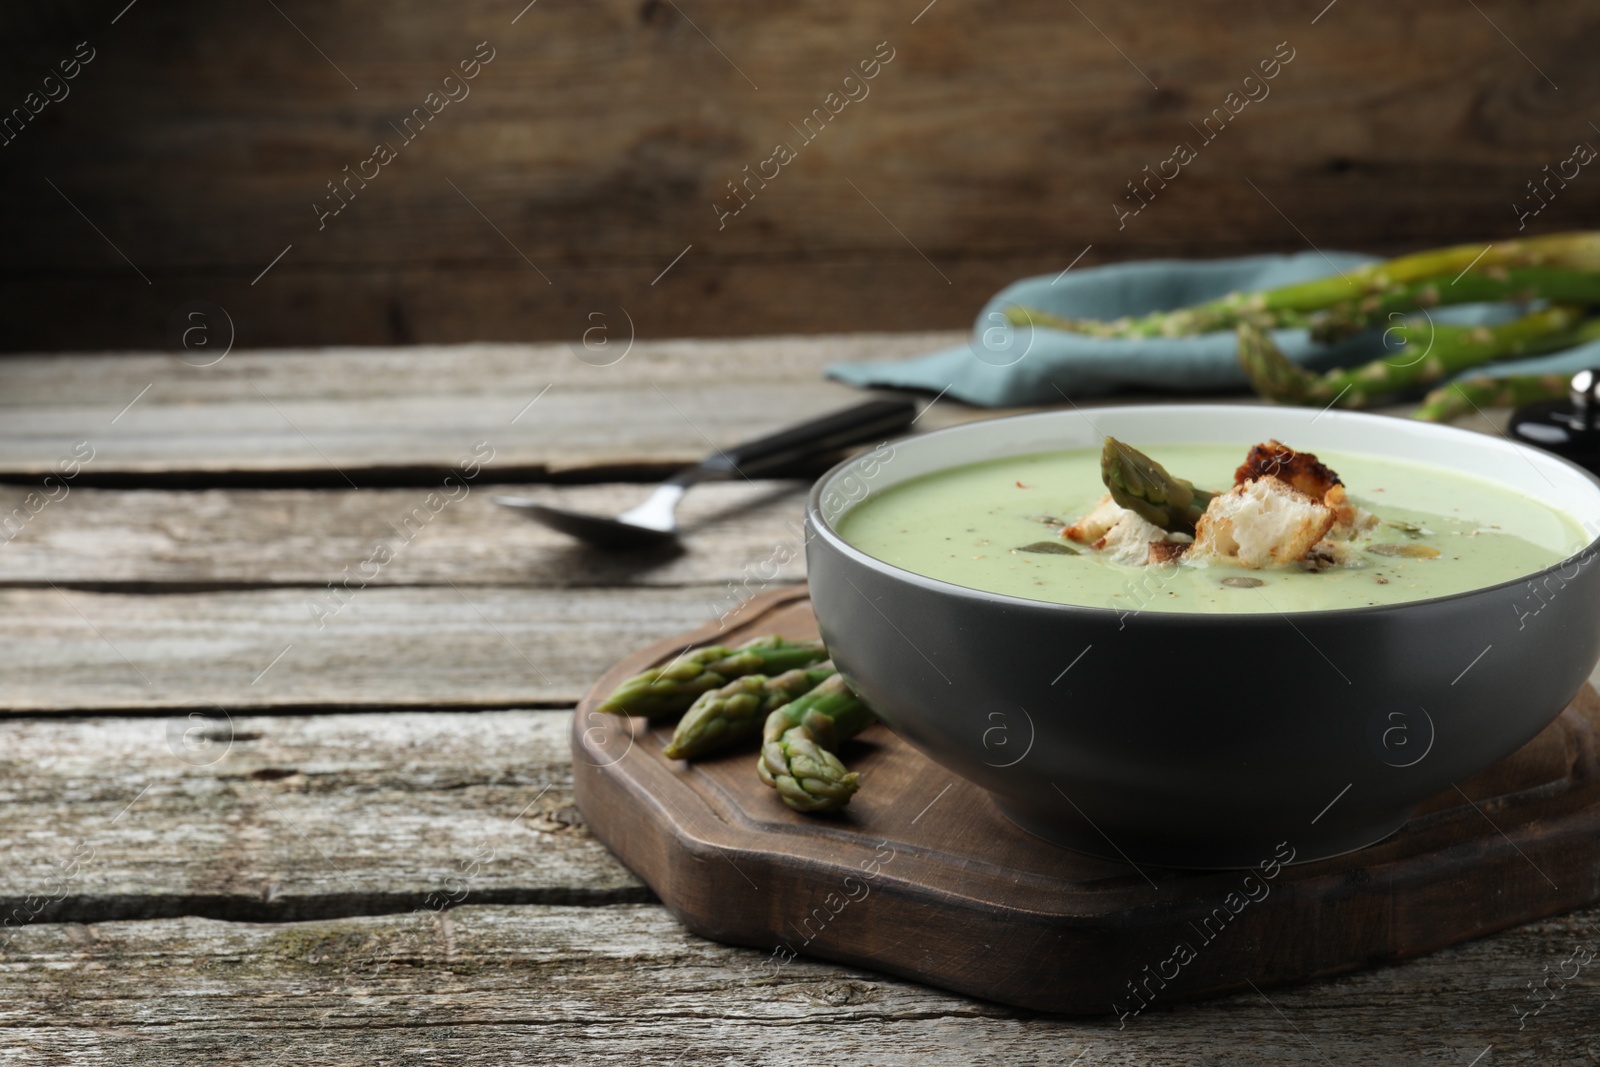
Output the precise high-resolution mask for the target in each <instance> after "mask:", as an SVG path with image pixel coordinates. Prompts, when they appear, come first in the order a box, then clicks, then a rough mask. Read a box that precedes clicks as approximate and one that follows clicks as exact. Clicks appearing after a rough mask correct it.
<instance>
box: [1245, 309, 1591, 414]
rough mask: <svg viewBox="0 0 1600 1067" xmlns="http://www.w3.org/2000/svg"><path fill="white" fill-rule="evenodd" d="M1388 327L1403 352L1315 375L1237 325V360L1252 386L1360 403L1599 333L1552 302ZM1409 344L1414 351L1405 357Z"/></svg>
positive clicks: (1287, 397) (1267, 393)
mask: <svg viewBox="0 0 1600 1067" xmlns="http://www.w3.org/2000/svg"><path fill="white" fill-rule="evenodd" d="M1390 333H1392V334H1394V335H1396V336H1398V337H1399V338H1400V339H1401V340H1402V341H1403V342H1404V345H1405V348H1404V350H1402V351H1401V352H1398V353H1396V354H1395V355H1394V356H1391V357H1388V358H1385V359H1376V360H1373V361H1372V362H1371V363H1366V364H1363V365H1361V366H1359V367H1351V368H1349V369H1347V370H1336V371H1331V372H1329V373H1327V374H1315V373H1313V372H1311V371H1308V370H1306V369H1305V368H1304V367H1301V366H1299V365H1297V364H1295V363H1294V362H1292V361H1291V360H1290V359H1289V358H1288V357H1287V356H1285V355H1284V354H1283V352H1282V350H1280V349H1279V348H1278V346H1277V345H1276V344H1274V343H1273V341H1272V338H1271V337H1269V336H1267V334H1266V333H1265V332H1263V331H1261V330H1258V329H1256V328H1255V327H1254V326H1250V325H1247V324H1240V326H1239V327H1238V335H1239V364H1240V366H1242V367H1243V368H1244V372H1245V374H1246V375H1248V376H1249V378H1250V383H1251V385H1253V386H1254V387H1255V390H1256V392H1258V393H1260V394H1261V395H1262V396H1264V397H1267V398H1268V399H1270V400H1277V401H1281V402H1284V403H1290V404H1337V405H1338V406H1340V407H1365V406H1366V405H1367V404H1369V403H1371V402H1372V401H1373V400H1375V399H1378V398H1380V397H1383V396H1386V395H1388V394H1391V393H1398V392H1401V391H1403V390H1406V389H1415V388H1418V387H1421V386H1426V385H1432V384H1433V383H1434V382H1437V381H1439V380H1440V379H1442V378H1446V377H1449V376H1450V375H1452V374H1456V373H1458V372H1460V371H1464V370H1470V369H1471V368H1473V367H1478V366H1482V365H1483V364H1485V363H1488V362H1490V361H1492V360H1495V359H1500V358H1503V357H1511V358H1517V357H1520V356H1532V355H1537V354H1539V353H1542V352H1554V351H1559V350H1560V349H1563V348H1571V347H1572V346H1573V345H1577V344H1582V343H1584V342H1585V341H1592V340H1596V339H1597V338H1600V318H1588V319H1586V318H1585V317H1584V314H1583V311H1582V309H1580V308H1577V307H1574V306H1571V305H1567V304H1556V305H1553V306H1551V307H1548V308H1544V309H1543V310H1540V311H1535V312H1533V313H1532V314H1529V315H1524V316H1523V317H1522V318H1519V319H1513V320H1512V321H1510V322H1506V323H1502V324H1500V325H1498V326H1440V325H1437V324H1435V323H1433V322H1431V321H1426V320H1423V321H1419V320H1417V319H1415V318H1413V319H1410V320H1408V321H1407V322H1405V323H1404V324H1402V325H1400V326H1396V327H1393V328H1392V329H1391V330H1390ZM1413 350H1415V351H1416V352H1418V353H1419V354H1418V355H1415V356H1413V355H1409V354H1408V353H1409V352H1411V351H1413Z"/></svg>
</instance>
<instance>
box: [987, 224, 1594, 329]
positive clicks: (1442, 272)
mask: <svg viewBox="0 0 1600 1067" xmlns="http://www.w3.org/2000/svg"><path fill="white" fill-rule="evenodd" d="M1534 267H1551V268H1558V269H1561V270H1567V271H1600V232H1592V233H1564V234H1551V235H1549V236H1545V237H1530V238H1527V239H1526V240H1519V241H1500V242H1497V243H1495V244H1491V245H1489V246H1488V247H1487V248H1485V247H1484V246H1482V245H1457V246H1455V247H1453V248H1439V249H1434V250H1432V251H1427V252H1418V253H1416V254H1414V255H1409V256H1401V257H1400V258H1398V259H1391V260H1386V261H1383V262H1379V263H1369V264H1367V265H1366V266H1364V267H1358V268H1356V269H1354V270H1349V271H1345V272H1343V273H1335V274H1333V275H1332V276H1330V277H1326V278H1318V279H1315V280H1313V281H1309V282H1300V283H1298V284H1296V285H1286V286H1283V287H1281V288H1277V289H1265V290H1261V291H1259V292H1242V293H1229V294H1228V295H1227V296H1224V297H1222V298H1221V299H1219V300H1213V301H1209V302H1207V303H1204V304H1196V305H1194V306H1193V307H1187V308H1178V309H1176V310H1173V311H1157V312H1152V313H1151V314H1149V315H1141V316H1137V317H1131V318H1123V319H1115V320H1112V321H1109V322H1105V321H1099V320H1093V319H1066V318H1061V317H1059V316H1055V315H1051V314H1049V313H1047V312H1042V311H1038V310H1035V309H1032V308H1025V307H1012V308H1009V309H1007V312H1006V314H1007V317H1008V318H1009V319H1010V320H1011V321H1012V322H1013V323H1015V324H1017V325H1019V326H1024V325H1029V324H1035V325H1040V326H1052V327H1055V328H1057V329H1062V330H1070V331H1073V332H1076V333H1083V334H1088V335H1090V336H1095V337H1189V336H1192V335H1194V334H1199V333H1210V332H1212V331H1214V330H1226V329H1231V328H1234V327H1236V326H1239V325H1251V326H1255V327H1256V328H1258V329H1263V330H1266V329H1274V328H1278V327H1298V326H1308V325H1312V324H1313V323H1312V322H1311V319H1310V316H1311V314H1312V313H1314V312H1319V311H1324V310H1326V309H1328V308H1331V307H1335V306H1337V305H1343V304H1349V303H1351V302H1359V301H1362V300H1365V299H1368V298H1372V297H1377V298H1378V299H1379V301H1380V302H1381V301H1385V300H1390V301H1397V300H1401V299H1402V298H1401V297H1400V296H1399V295H1398V294H1399V293H1400V292H1401V291H1402V290H1404V289H1406V288H1408V287H1416V286H1418V285H1419V284H1420V283H1424V282H1428V281H1438V282H1444V281H1445V280H1446V279H1454V278H1456V277H1458V276H1460V275H1461V274H1462V272H1463V271H1471V272H1473V273H1475V274H1477V275H1478V276H1480V277H1488V278H1494V277H1497V276H1498V275H1500V274H1502V273H1505V272H1509V271H1511V270H1518V269H1527V268H1534ZM1465 280H1466V279H1465V278H1462V281H1465ZM1448 288H1450V286H1449V285H1448V284H1445V285H1442V286H1441V288H1440V292H1441V293H1442V292H1444V291H1445V290H1446V289H1448ZM1390 310H1393V308H1391V309H1390Z"/></svg>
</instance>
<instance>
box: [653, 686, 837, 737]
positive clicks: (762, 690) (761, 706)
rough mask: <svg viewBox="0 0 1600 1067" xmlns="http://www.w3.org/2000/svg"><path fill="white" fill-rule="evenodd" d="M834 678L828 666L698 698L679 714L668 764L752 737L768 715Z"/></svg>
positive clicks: (724, 689) (718, 691) (733, 687)
mask: <svg viewBox="0 0 1600 1067" xmlns="http://www.w3.org/2000/svg"><path fill="white" fill-rule="evenodd" d="M833 675H834V668H833V664H831V663H819V664H817V665H816V666H815V667H801V668H796V669H794V670H792V671H784V672H783V673H782V674H779V675H775V676H768V675H765V674H747V675H745V676H744V677H743V678H735V679H734V680H733V681H731V682H729V683H728V684H727V685H725V686H723V687H722V688H720V689H713V690H711V691H709V692H706V693H701V694H700V696H699V697H698V698H696V700H695V702H694V704H693V706H691V707H690V708H689V710H688V711H686V712H684V713H683V718H682V719H680V720H679V722H678V728H677V729H676V730H674V731H673V733H672V740H671V741H670V742H668V743H667V747H666V748H665V749H664V750H663V751H664V754H665V755H666V756H667V758H668V759H698V758H699V757H701V756H704V755H707V754H709V753H712V752H716V751H718V750H720V749H724V748H728V747H730V746H731V745H735V744H737V743H738V742H739V741H741V740H743V739H744V738H746V737H752V736H754V735H755V733H756V731H757V730H759V729H760V728H761V724H762V722H763V721H764V720H765V719H766V717H767V716H768V715H770V714H771V713H772V712H773V711H775V710H777V709H778V708H780V707H782V706H784V705H786V704H788V703H789V702H790V701H792V700H794V699H795V698H796V697H800V696H803V695H804V694H806V693H808V692H810V691H811V690H812V689H815V688H816V687H817V685H818V683H820V682H822V681H825V680H826V679H828V678H831V677H833Z"/></svg>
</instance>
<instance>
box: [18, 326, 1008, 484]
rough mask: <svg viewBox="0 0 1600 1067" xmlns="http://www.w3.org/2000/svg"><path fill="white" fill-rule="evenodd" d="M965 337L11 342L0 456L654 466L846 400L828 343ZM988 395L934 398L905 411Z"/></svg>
mask: <svg viewBox="0 0 1600 1067" xmlns="http://www.w3.org/2000/svg"><path fill="white" fill-rule="evenodd" d="M961 336H962V335H952V334H906V335H893V336H890V335H881V336H878V335H874V336H856V337H849V338H811V339H801V338H774V339H764V340H741V341H733V342H704V341H701V342H669V343H660V344H646V343H644V342H639V343H637V344H634V345H633V347H632V349H631V350H627V339H626V336H621V337H615V338H613V341H612V342H611V343H612V344H615V345H616V346H617V347H615V348H611V349H608V350H605V351H603V352H602V354H601V355H600V356H594V355H592V354H591V353H589V352H588V351H587V350H585V349H584V348H583V346H582V345H581V344H574V346H573V347H572V348H569V347H568V346H566V345H541V346H478V345H469V346H462V347H452V348H422V349H411V350H407V351H405V352H403V353H402V352H394V351H372V350H358V351H352V352H342V351H341V352H339V353H338V354H337V357H336V358H335V357H333V356H332V354H331V353H329V352H326V351H324V352H315V351H300V352H286V353H280V352H252V353H246V352H237V353H232V354H230V355H229V356H227V357H226V358H224V359H223V360H222V361H221V362H219V363H217V364H216V365H214V366H211V367H206V368H197V367H193V366H190V365H188V364H185V363H184V362H182V361H181V360H179V359H177V358H176V357H174V356H163V355H150V354H144V355H111V356H78V357H72V356H56V357H10V358H6V359H0V413H3V415H4V420H3V423H0V475H13V476H16V475H29V476H41V477H42V476H44V475H48V474H50V473H53V472H57V471H59V470H61V469H62V464H63V460H66V459H71V458H72V457H74V456H76V457H77V459H78V460H79V461H80V462H79V466H81V473H79V474H78V477H80V478H85V479H87V480H94V479H101V478H105V477H106V476H109V475H116V474H122V475H127V474H129V473H130V472H135V473H156V472H159V473H167V474H173V473H178V474H182V473H195V472H202V473H206V474H210V475H224V476H226V475H236V474H237V473H238V472H241V471H243V472H257V473H262V472H267V473H270V472H293V473H298V474H302V475H308V476H310V477H312V478H314V479H315V480H318V481H320V482H322V483H325V484H329V485H335V486H347V485H349V484H351V483H350V481H347V478H349V477H351V476H354V477H355V478H358V479H359V477H360V475H361V473H362V472H363V471H366V470H376V471H380V472H381V471H388V472H394V471H396V470H399V471H413V472H414V471H418V470H422V471H426V472H428V476H429V477H432V478H436V479H442V477H443V476H444V474H446V473H447V472H450V471H452V470H454V471H461V470H464V469H465V470H468V472H469V473H470V474H471V475H472V477H473V478H475V479H476V480H477V481H480V482H482V481H487V480H490V479H505V478H516V477H524V476H529V475H533V476H537V475H541V474H546V473H549V472H551V471H574V470H594V469H596V468H608V467H611V468H614V467H619V466H621V467H634V466H639V465H645V466H649V467H652V468H656V469H660V468H661V467H663V466H670V465H673V464H677V465H682V464H686V463H693V462H697V461H698V460H699V459H700V458H701V457H702V456H704V455H705V454H707V453H708V452H710V451H711V449H712V448H713V447H714V446H717V445H729V444H733V443H735V442H737V441H739V440H741V439H744V438H747V437H754V436H758V435H761V434H765V433H770V432H772V431H773V430H775V429H778V428H779V427H781V426H783V425H786V424H789V423H793V422H797V421H799V420H801V419H803V418H807V417H811V416H815V415H820V414H823V413H824V412H827V411H830V410H832V409H834V408H837V407H842V406H845V405H847V404H850V403H854V402H858V401H859V400H860V399H861V393H860V391H859V390H854V389H850V388H848V387H846V386H843V385H839V384H837V383H833V382H828V381H824V380H823V379H822V370H823V368H824V367H825V366H826V365H827V364H828V363H830V362H832V361H834V360H842V359H857V358H862V359H864V358H873V357H878V356H882V357H885V358H888V357H893V356H904V355H913V354H918V353H922V352H927V351H931V350H933V349H936V348H939V347H942V346H943V345H946V344H951V343H959V342H960V340H961ZM573 349H576V353H578V354H575V352H574V350H573ZM624 351H627V355H626V356H625V357H622V353H623V352H624ZM580 354H581V355H583V356H588V357H589V358H592V359H596V360H599V359H601V358H603V359H605V360H611V359H617V360H618V361H617V362H615V363H612V364H610V365H607V366H596V365H591V364H589V363H585V362H584V360H583V359H582V358H580ZM557 399H559V401H560V402H559V403H556V402H553V401H555V400H557ZM991 414H993V412H979V411H977V410H973V409H967V408H964V407H962V406H961V405H957V404H954V403H950V402H941V403H939V404H937V405H935V407H934V408H933V410H932V411H931V412H930V413H929V414H928V416H927V417H926V420H925V421H923V422H919V426H938V425H945V424H948V423H949V422H952V421H961V420H964V419H971V418H976V417H981V416H983V415H991ZM80 442H86V444H80ZM474 462H476V463H477V464H478V465H479V466H480V467H481V470H472V469H471V465H472V464H473V463H474Z"/></svg>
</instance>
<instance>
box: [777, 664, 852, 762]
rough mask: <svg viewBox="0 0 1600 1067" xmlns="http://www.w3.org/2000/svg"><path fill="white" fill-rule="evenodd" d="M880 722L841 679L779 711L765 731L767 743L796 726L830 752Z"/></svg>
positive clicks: (823, 683) (822, 684)
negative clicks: (808, 733) (802, 727)
mask: <svg viewBox="0 0 1600 1067" xmlns="http://www.w3.org/2000/svg"><path fill="white" fill-rule="evenodd" d="M877 721H878V717H877V716H876V715H874V714H873V713H872V709H871V708H869V707H867V706H866V704H864V703H862V701H861V698H860V697H858V696H856V695H855V693H854V692H853V691H852V690H851V689H850V686H849V685H848V684H847V683H846V682H845V680H844V678H843V677H842V676H840V675H837V674H835V675H833V676H832V677H831V678H825V679H822V680H821V682H820V683H819V684H818V685H817V686H816V687H815V688H813V689H812V690H810V691H809V692H807V693H806V694H805V695H803V696H799V697H796V698H795V699H794V700H793V701H791V702H790V703H788V704H784V705H782V706H780V707H779V708H777V709H776V710H775V711H773V712H772V714H770V715H768V716H767V721H766V723H765V724H764V725H763V727H762V735H761V739H762V741H763V742H767V741H772V740H774V739H776V738H777V737H778V736H779V735H780V734H782V733H783V731H784V730H786V729H788V728H789V727H792V726H804V727H805V728H806V729H807V730H809V731H811V736H812V737H813V738H815V739H816V742H817V744H819V745H821V746H822V747H823V748H825V749H827V750H828V751H829V752H837V751H839V746H840V745H841V744H843V743H844V742H846V741H848V740H850V739H851V738H852V737H854V736H855V735H856V734H859V733H860V732H861V731H862V730H865V729H866V728H867V727H869V726H871V725H872V724H873V723H875V722H877Z"/></svg>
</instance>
